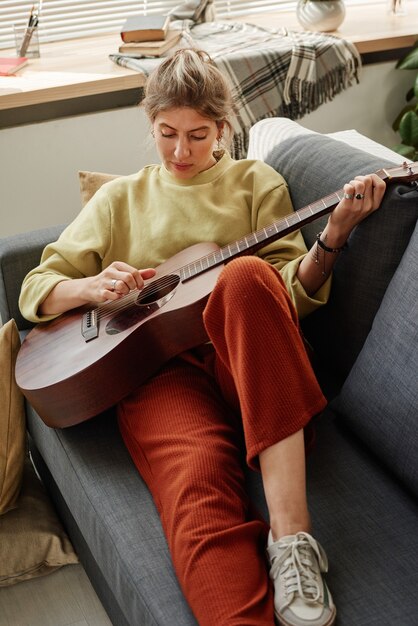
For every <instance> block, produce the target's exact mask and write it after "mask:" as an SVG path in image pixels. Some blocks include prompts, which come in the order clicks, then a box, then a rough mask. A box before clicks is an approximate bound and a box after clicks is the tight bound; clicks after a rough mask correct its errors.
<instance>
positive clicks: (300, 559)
mask: <svg viewBox="0 0 418 626" xmlns="http://www.w3.org/2000/svg"><path fill="white" fill-rule="evenodd" d="M279 545H280V544H279ZM284 545H285V546H286V549H285V550H284V552H283V554H282V555H281V556H280V557H279V558H277V559H275V560H274V562H273V563H272V567H271V575H272V577H275V576H276V574H278V572H279V570H280V569H281V568H282V566H284V568H285V569H284V579H285V593H286V596H290V595H291V594H293V593H295V592H296V593H298V594H299V596H300V597H301V598H302V599H303V600H304V601H305V602H307V603H308V604H314V603H315V602H317V601H318V600H319V598H320V596H321V586H320V585H319V582H318V576H320V573H319V572H318V571H317V568H315V565H314V562H313V560H312V558H313V555H312V552H313V553H314V555H315V556H316V558H317V559H318V564H319V568H320V571H326V570H327V569H328V562H327V557H326V555H325V552H324V551H323V549H322V548H321V546H320V545H319V544H318V543H317V542H316V541H315V540H314V539H313V538H312V537H311V536H310V535H308V534H307V533H303V532H300V533H298V534H297V535H296V539H295V540H294V541H292V543H290V544H288V545H286V544H284ZM283 547H284V546H283ZM291 599H292V598H289V602H291Z"/></svg>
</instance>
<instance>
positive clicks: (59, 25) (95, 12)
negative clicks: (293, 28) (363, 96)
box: [0, 0, 385, 48]
mask: <svg viewBox="0 0 418 626" xmlns="http://www.w3.org/2000/svg"><path fill="white" fill-rule="evenodd" d="M368 1H369V2H370V0H368ZM384 1H385V0H379V1H378V2H376V3H377V4H381V3H382V2H384ZM181 2H182V0H142V1H138V0H90V1H89V0H73V1H71V0H43V5H42V16H41V19H40V26H39V35H40V39H41V41H57V40H59V39H71V38H74V37H81V36H83V35H84V36H88V35H95V34H100V33H111V32H115V31H118V30H119V29H120V27H121V26H122V24H123V22H124V21H125V19H126V17H128V15H134V14H138V13H142V14H144V15H146V14H152V13H164V12H167V11H170V10H171V9H172V8H173V7H175V6H177V5H179V4H181ZM345 3H346V4H364V0H345ZM32 6H33V0H32V1H28V2H26V1H23V2H22V1H21V0H20V1H18V2H16V1H13V0H1V2H0V48H8V47H13V46H14V40H13V24H18V25H20V26H23V25H25V24H27V22H28V17H29V13H30V11H31V8H32ZM295 6H296V0H215V7H216V13H217V17H218V18H219V19H226V18H233V17H234V16H237V15H250V14H251V13H261V12H265V11H278V10H283V11H289V10H294V8H295Z"/></svg>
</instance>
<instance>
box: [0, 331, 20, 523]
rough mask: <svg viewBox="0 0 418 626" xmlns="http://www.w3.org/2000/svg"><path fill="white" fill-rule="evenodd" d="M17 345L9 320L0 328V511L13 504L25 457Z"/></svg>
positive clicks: (15, 333)
mask: <svg viewBox="0 0 418 626" xmlns="http://www.w3.org/2000/svg"><path fill="white" fill-rule="evenodd" d="M19 348H20V338H19V332H18V330H17V326H16V323H15V321H14V320H10V321H8V322H7V323H6V324H5V325H4V326H3V327H2V328H0V515H1V514H3V513H6V511H9V510H10V509H12V508H13V507H14V506H15V505H16V500H17V498H18V496H19V491H20V487H21V484H22V474H23V465H24V460H25V441H26V422H25V410H24V404H23V395H22V393H21V391H20V389H19V388H18V386H17V385H16V382H15V363H16V356H17V353H18V351H19Z"/></svg>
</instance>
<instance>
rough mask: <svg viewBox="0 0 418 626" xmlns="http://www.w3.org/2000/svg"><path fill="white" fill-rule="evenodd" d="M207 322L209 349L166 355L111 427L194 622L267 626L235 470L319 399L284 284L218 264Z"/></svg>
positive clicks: (265, 591) (260, 534) (253, 533)
mask: <svg viewBox="0 0 418 626" xmlns="http://www.w3.org/2000/svg"><path fill="white" fill-rule="evenodd" d="M204 323H205V326H206V330H207V334H208V337H209V338H210V340H211V345H210V344H208V345H205V346H201V347H199V348H197V349H195V350H191V351H188V352H186V353H183V354H182V355H180V356H179V357H177V358H175V359H173V360H172V361H170V362H169V363H167V364H166V365H165V366H164V367H163V368H162V369H161V370H160V371H159V372H158V374H157V375H155V376H154V377H153V378H152V379H150V380H149V381H148V382H146V383H145V384H143V385H142V386H141V387H140V388H139V389H138V390H137V391H136V392H134V393H133V394H131V395H130V396H129V397H127V398H126V399H125V400H123V401H122V402H121V403H120V405H119V407H118V418H119V426H120V430H121V433H122V436H123V438H124V441H125V443H126V445H127V448H128V450H129V452H130V454H131V456H132V459H133V461H134V463H135V464H136V466H137V468H138V470H139V472H140V473H141V476H142V477H143V479H144V480H145V481H146V483H147V485H148V487H149V489H150V491H151V493H152V495H153V498H154V501H155V503H156V506H157V508H158V511H159V514H160V516H161V522H162V525H163V528H164V532H165V535H166V537H167V542H168V546H169V549H170V552H171V556H172V561H173V564H174V568H175V570H176V573H177V576H178V579H179V582H180V585H181V587H182V590H183V593H184V595H185V597H186V599H187V601H188V603H189V605H190V607H191V608H192V611H193V613H194V615H195V616H196V619H197V621H198V623H199V625H200V626H232V625H234V626H263V625H267V624H268V625H269V626H272V625H273V624H274V617H273V595H272V589H271V585H270V583H269V577H268V568H267V563H266V559H265V547H266V537H267V531H268V527H267V525H266V523H265V522H264V521H263V520H262V519H261V518H260V516H259V515H258V514H257V512H256V511H255V510H253V507H252V505H251V503H250V501H249V498H248V496H247V493H246V489H245V481H244V471H243V466H244V463H245V462H247V463H248V464H249V465H250V466H251V467H253V468H258V455H259V453H260V452H261V451H262V450H264V449H266V448H267V447H269V446H270V445H272V444H275V443H277V442H278V441H281V440H283V439H284V438H286V437H288V436H289V435H291V434H293V433H295V432H297V431H298V430H300V429H301V428H303V427H304V426H305V425H306V424H307V423H308V422H309V420H310V419H311V418H312V417H313V416H314V415H315V414H317V413H319V412H320V411H321V410H322V409H323V408H324V406H325V399H324V397H323V395H322V393H321V390H320V388H319V386H318V383H317V381H316V379H315V376H314V374H313V371H312V368H311V365H310V362H309V359H308V357H307V354H306V351H305V347H304V343H303V340H302V338H301V335H300V332H299V324H298V318H297V314H296V311H295V309H294V307H293V304H292V302H291V300H290V298H289V295H288V293H287V291H286V288H285V286H284V283H283V281H282V279H281V277H280V275H279V274H278V273H277V272H276V270H274V269H273V268H272V267H271V266H269V265H268V264H267V263H265V262H264V261H261V260H260V259H258V258H256V257H242V258H238V259H235V260H234V261H231V262H230V263H228V264H227V265H226V266H225V268H224V269H223V271H222V273H221V275H220V277H219V279H218V282H217V284H216V286H215V288H214V290H213V292H212V293H211V295H210V298H209V301H208V303H207V305H206V308H205V311H204ZM172 624H173V625H174V624H175V607H173V622H172Z"/></svg>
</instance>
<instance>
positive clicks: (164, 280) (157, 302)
mask: <svg viewBox="0 0 418 626" xmlns="http://www.w3.org/2000/svg"><path fill="white" fill-rule="evenodd" d="M179 282H180V276H176V275H175V274H174V275H168V276H162V277H161V278H158V279H157V280H154V281H153V282H152V283H150V284H149V285H147V286H146V287H144V289H143V290H142V291H141V293H140V294H139V295H138V297H137V299H136V300H135V303H133V304H131V305H130V306H129V307H127V308H126V309H123V310H122V311H120V312H119V313H117V314H116V315H115V316H114V317H113V318H112V319H111V320H109V322H108V323H107V324H106V332H107V334H108V335H116V334H117V333H121V332H122V331H124V330H127V329H128V328H130V327H131V326H133V325H134V324H136V323H137V322H140V321H142V320H145V319H146V318H147V317H149V316H150V315H151V314H152V313H155V312H156V311H157V310H158V309H161V308H162V307H163V306H164V305H165V304H166V303H167V302H168V301H169V300H170V299H171V298H172V297H173V296H174V294H175V289H176V287H177V285H178V284H179Z"/></svg>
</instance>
